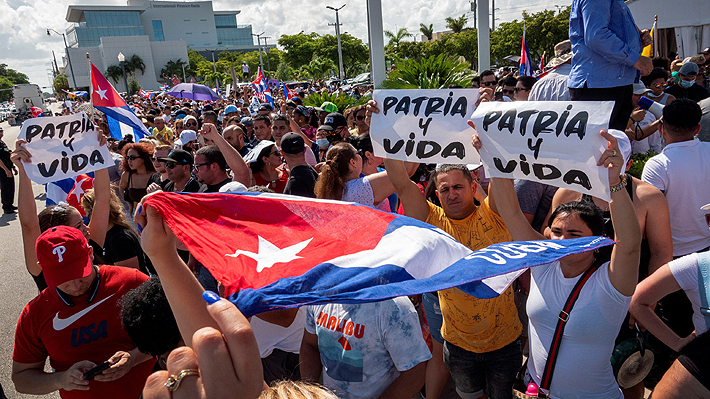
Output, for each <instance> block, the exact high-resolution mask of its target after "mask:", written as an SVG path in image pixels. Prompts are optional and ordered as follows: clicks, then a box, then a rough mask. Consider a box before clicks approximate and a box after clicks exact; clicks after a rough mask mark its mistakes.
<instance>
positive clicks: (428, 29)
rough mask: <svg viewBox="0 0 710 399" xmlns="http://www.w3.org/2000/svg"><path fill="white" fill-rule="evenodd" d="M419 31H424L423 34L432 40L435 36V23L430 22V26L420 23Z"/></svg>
mask: <svg viewBox="0 0 710 399" xmlns="http://www.w3.org/2000/svg"><path fill="white" fill-rule="evenodd" d="M419 32H422V35H424V36H426V38H427V40H429V41H431V39H432V38H434V24H429V26H426V25H424V24H419Z"/></svg>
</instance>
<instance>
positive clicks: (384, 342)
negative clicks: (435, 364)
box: [306, 297, 431, 399]
mask: <svg viewBox="0 0 710 399" xmlns="http://www.w3.org/2000/svg"><path fill="white" fill-rule="evenodd" d="M306 313H307V317H306V331H308V332H309V333H311V334H316V335H318V349H319V351H320V358H321V362H322V363H323V385H325V386H326V388H328V389H330V390H332V391H334V392H335V394H336V395H337V396H338V397H339V398H346V399H351V398H352V399H356V398H363V399H364V398H377V397H379V396H380V395H381V394H382V393H383V392H384V391H385V390H386V389H387V388H388V387H389V386H390V384H391V383H392V382H393V381H394V380H396V379H397V377H399V375H400V372H402V371H407V370H409V369H411V368H412V367H414V366H416V365H418V364H419V363H421V362H424V361H427V360H429V359H430V358H431V353H430V352H429V348H428V347H427V345H426V342H424V338H423V337H422V331H421V326H420V324H419V318H418V316H417V311H416V310H415V309H414V305H412V302H411V301H410V300H409V299H408V298H407V297H399V298H393V299H387V300H384V301H380V302H372V303H363V304H337V303H329V304H325V305H313V306H308V309H307V312H306Z"/></svg>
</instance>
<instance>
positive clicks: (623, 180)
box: [609, 175, 626, 193]
mask: <svg viewBox="0 0 710 399" xmlns="http://www.w3.org/2000/svg"><path fill="white" fill-rule="evenodd" d="M619 178H620V179H621V182H620V183H619V184H617V185H616V186H611V187H609V190H611V192H612V193H615V192H617V191H619V190H621V189H622V188H624V187H626V176H624V175H619Z"/></svg>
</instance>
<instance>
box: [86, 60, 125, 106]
mask: <svg viewBox="0 0 710 399" xmlns="http://www.w3.org/2000/svg"><path fill="white" fill-rule="evenodd" d="M91 102H92V103H93V105H94V107H125V106H126V102H125V101H123V98H121V96H119V95H118V92H117V91H116V89H114V88H113V86H112V85H111V83H109V82H108V80H106V78H105V77H104V75H103V74H101V72H100V71H99V69H98V68H96V65H94V63H93V62H92V63H91Z"/></svg>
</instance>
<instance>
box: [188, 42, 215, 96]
mask: <svg viewBox="0 0 710 399" xmlns="http://www.w3.org/2000/svg"><path fill="white" fill-rule="evenodd" d="M214 52H215V50H212V68H213V69H214V85H215V87H217V90H219V78H218V77H217V64H216V63H215V62H214ZM183 74H184V72H183Z"/></svg>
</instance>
